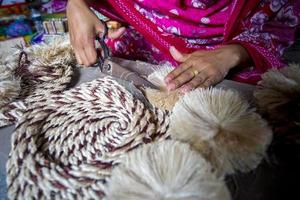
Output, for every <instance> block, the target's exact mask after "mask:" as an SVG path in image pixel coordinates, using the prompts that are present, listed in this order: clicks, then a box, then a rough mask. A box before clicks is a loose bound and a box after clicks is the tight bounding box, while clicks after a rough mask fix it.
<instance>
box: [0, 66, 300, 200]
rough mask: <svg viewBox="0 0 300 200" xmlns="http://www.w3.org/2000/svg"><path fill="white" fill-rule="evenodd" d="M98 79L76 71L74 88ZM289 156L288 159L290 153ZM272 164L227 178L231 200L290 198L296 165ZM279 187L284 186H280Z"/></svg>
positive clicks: (0, 133)
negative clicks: (232, 199)
mask: <svg viewBox="0 0 300 200" xmlns="http://www.w3.org/2000/svg"><path fill="white" fill-rule="evenodd" d="M101 76H102V75H101V74H100V71H99V69H98V68H84V69H80V71H78V73H77V77H78V78H77V79H75V80H76V83H74V85H75V86H76V85H79V84H81V83H83V82H88V81H91V80H94V79H96V78H99V77H101ZM218 87H223V88H230V89H235V90H237V91H239V92H240V94H241V95H242V96H243V97H244V98H245V99H247V100H248V101H249V102H250V103H253V101H252V92H253V89H254V87H253V86H251V85H247V84H241V83H237V82H233V81H227V80H225V81H223V82H222V83H221V84H219V85H218ZM13 130H14V126H8V127H5V128H1V129H0V200H1V199H6V189H5V188H6V186H5V164H6V161H7V158H8V154H9V151H10V138H11V134H12V133H13ZM292 148H294V147H288V148H286V149H285V150H290V151H291V152H293V149H292ZM290 156H291V160H292V159H293V157H292V154H291V155H290ZM284 157H285V156H284ZM270 159H272V158H270ZM276 161H278V163H277V164H276V165H274V164H271V162H272V163H273V160H271V162H270V163H267V162H266V161H264V162H263V163H262V164H261V165H260V166H259V167H258V169H257V170H255V171H253V172H251V173H248V174H237V175H234V176H231V177H228V185H229V187H230V189H231V191H232V195H233V198H234V199H243V200H247V199H249V200H250V199H251V200H259V199H264V200H269V199H270V200H271V199H272V200H274V199H290V198H284V197H288V196H289V195H291V192H292V191H293V190H292V189H293V180H294V181H296V177H299V176H297V175H299V172H297V170H296V166H297V165H292V164H291V163H290V160H289V158H288V157H285V159H284V160H283V161H282V160H278V159H277V158H276ZM298 171H299V170H298ZM297 173H298V174H297ZM281 184H285V185H283V186H281ZM287 185H289V187H287ZM294 191H296V190H294ZM296 199H299V198H296Z"/></svg>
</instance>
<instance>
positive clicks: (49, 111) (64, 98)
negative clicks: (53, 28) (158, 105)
mask: <svg viewBox="0 0 300 200" xmlns="http://www.w3.org/2000/svg"><path fill="white" fill-rule="evenodd" d="M47 98H48V99H45V98H44V99H42V98H40V97H39V96H33V97H32V100H31V104H30V106H29V108H28V110H27V111H26V113H25V114H24V116H23V118H22V121H20V123H19V125H18V126H17V128H16V131H15V133H14V134H13V136H12V150H11V153H10V156H9V160H8V162H7V183H8V184H7V185H8V196H9V198H10V199H34V198H35V199H101V198H102V197H104V193H103V188H104V186H105V183H106V178H107V177H109V176H110V173H111V169H112V167H113V166H114V165H116V164H117V163H119V161H120V158H121V157H122V156H123V155H124V154H125V153H126V152H127V151H129V150H131V149H134V148H136V147H138V146H139V145H140V144H144V143H150V142H154V141H160V140H164V139H165V138H167V137H168V135H167V134H166V131H167V129H168V124H169V117H168V113H167V112H163V111H160V110H157V109H154V110H153V111H152V110H149V109H147V108H146V107H145V106H144V104H143V103H142V102H140V101H139V100H136V99H134V98H133V96H132V95H131V94H130V93H129V92H128V91H126V90H125V89H124V88H123V87H122V86H120V85H119V84H118V83H116V82H115V81H114V80H112V79H110V78H108V77H106V78H104V79H97V80H94V81H92V82H89V83H85V84H82V85H81V86H80V87H77V88H73V89H71V90H68V91H65V92H63V93H61V94H53V93H52V94H50V93H49V96H48V97H47Z"/></svg>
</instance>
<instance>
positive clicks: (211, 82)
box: [200, 78, 215, 88]
mask: <svg viewBox="0 0 300 200" xmlns="http://www.w3.org/2000/svg"><path fill="white" fill-rule="evenodd" d="M214 83H215V80H214V79H213V78H208V79H206V80H205V81H204V82H203V83H202V84H201V85H200V86H201V87H204V88H208V87H210V86H213V85H214Z"/></svg>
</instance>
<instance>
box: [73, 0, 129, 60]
mask: <svg viewBox="0 0 300 200" xmlns="http://www.w3.org/2000/svg"><path fill="white" fill-rule="evenodd" d="M67 18H68V26H69V33H70V39H71V44H72V46H73V48H74V51H75V55H76V59H77V61H78V63H79V64H84V65H85V66H90V65H92V64H94V63H95V62H96V61H97V52H96V49H95V42H94V41H95V37H96V35H98V34H100V33H102V32H103V25H102V23H101V21H100V20H99V19H98V18H97V16H96V15H95V14H94V13H93V12H92V11H91V10H90V8H89V6H88V5H87V3H86V2H85V0H69V1H68V4H67ZM124 31H125V28H124V27H121V28H119V29H116V30H114V31H111V30H110V31H109V33H108V37H110V38H118V37H119V36H121V35H122V34H123V33H124Z"/></svg>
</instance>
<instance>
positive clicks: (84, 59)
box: [78, 47, 88, 66]
mask: <svg viewBox="0 0 300 200" xmlns="http://www.w3.org/2000/svg"><path fill="white" fill-rule="evenodd" d="M78 55H79V57H80V60H81V62H82V64H83V65H84V66H88V59H87V57H86V55H85V51H84V48H83V47H81V48H78Z"/></svg>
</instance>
